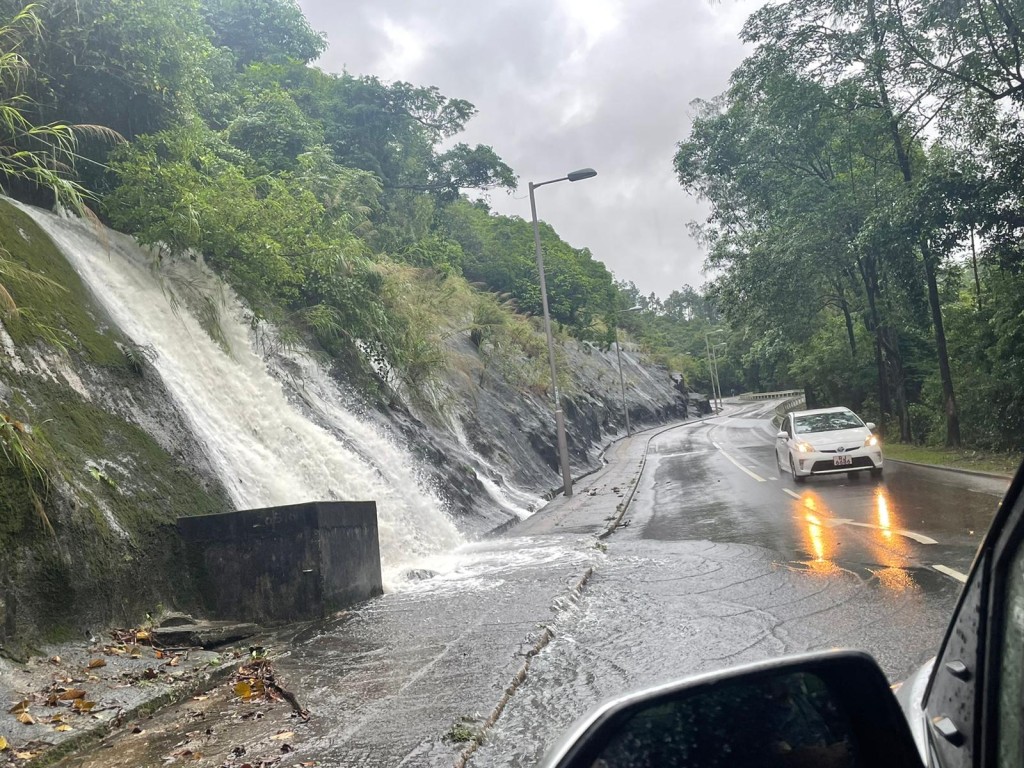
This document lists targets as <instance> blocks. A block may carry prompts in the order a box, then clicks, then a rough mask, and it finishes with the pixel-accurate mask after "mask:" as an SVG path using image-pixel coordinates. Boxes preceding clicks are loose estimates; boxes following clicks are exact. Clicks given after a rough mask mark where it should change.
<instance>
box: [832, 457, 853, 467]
mask: <svg viewBox="0 0 1024 768" xmlns="http://www.w3.org/2000/svg"><path fill="white" fill-rule="evenodd" d="M851 464H853V457H852V456H834V457H833V458H832V465H833V466H836V467H848V466H850V465H851Z"/></svg>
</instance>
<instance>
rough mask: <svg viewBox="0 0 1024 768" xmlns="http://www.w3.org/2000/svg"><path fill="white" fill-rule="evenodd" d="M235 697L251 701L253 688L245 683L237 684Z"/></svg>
mask: <svg viewBox="0 0 1024 768" xmlns="http://www.w3.org/2000/svg"><path fill="white" fill-rule="evenodd" d="M235 696H237V697H238V698H240V699H251V698H252V686H251V685H249V684H248V683H247V682H245V681H242V682H240V683H235Z"/></svg>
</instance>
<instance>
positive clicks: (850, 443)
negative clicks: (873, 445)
mask: <svg viewBox="0 0 1024 768" xmlns="http://www.w3.org/2000/svg"><path fill="white" fill-rule="evenodd" d="M870 434H871V430H869V429H868V428H867V427H854V428H853V429H838V430H835V431H833V432H808V433H806V434H802V435H797V439H798V440H806V441H807V442H808V443H810V444H811V445H813V446H814V448H815V450H818V451H835V450H838V449H839V448H842V449H843V450H844V451H852V450H854V449H855V448H862V447H863V446H864V441H865V440H867V437H868V435H870Z"/></svg>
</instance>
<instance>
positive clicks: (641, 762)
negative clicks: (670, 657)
mask: <svg viewBox="0 0 1024 768" xmlns="http://www.w3.org/2000/svg"><path fill="white" fill-rule="evenodd" d="M541 765H543V766H545V767H546V768H627V767H629V768H633V766H660V767H662V768H683V766H686V767H687V768H719V767H720V766H722V767H724V766H730V767H731V768H754V766H780V768H782V767H786V768H789V767H792V768H797V767H798V766H828V767H829V768H862V767H864V768H866V767H867V766H874V767H876V768H897V766H899V767H901V768H903V767H905V766H917V767H918V768H920V766H921V765H922V763H921V758H920V756H919V755H918V752H917V748H916V747H915V745H914V741H913V738H912V737H911V735H910V729H909V727H908V726H907V722H906V720H905V719H904V717H903V714H902V713H901V711H900V709H899V705H898V704H897V703H896V697H895V696H893V693H892V691H891V690H890V688H889V683H888V682H887V681H886V679H885V675H884V674H882V670H881V669H879V668H878V665H877V664H876V663H875V661H874V660H873V659H872V658H871V657H870V656H868V655H867V654H864V653H860V652H856V651H830V652H826V653H816V654H810V655H806V656H797V657H791V658H788V659H776V660H772V661H767V662H761V663H759V664H755V665H751V666H748V667H741V668H738V669H734V670H727V671H725V672H716V673H712V674H710V675H703V676H701V677H697V678H692V679H690V680H687V681H683V682H678V683H671V684H668V685H664V686H660V687H658V688H653V689H650V690H648V691H644V692H641V693H637V694H632V695H629V696H624V697H622V698H620V699H617V700H615V701H612V702H609V703H607V704H605V705H604V706H602V707H599V708H598V709H596V710H595V711H594V712H592V713H591V714H589V715H587V716H586V717H584V718H583V719H582V720H580V721H578V722H577V724H576V725H575V726H574V727H573V729H571V730H570V731H569V732H568V733H567V734H566V735H565V736H564V737H563V740H562V741H561V742H560V743H559V744H558V745H557V746H556V747H555V748H554V749H553V750H552V751H551V752H550V753H549V754H548V756H547V758H546V759H545V761H544V762H542V763H541Z"/></svg>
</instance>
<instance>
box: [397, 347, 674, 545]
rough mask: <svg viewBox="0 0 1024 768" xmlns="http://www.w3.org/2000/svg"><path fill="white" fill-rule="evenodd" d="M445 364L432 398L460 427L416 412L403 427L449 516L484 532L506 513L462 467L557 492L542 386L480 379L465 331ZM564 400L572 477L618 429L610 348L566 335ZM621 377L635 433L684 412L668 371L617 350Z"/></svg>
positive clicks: (551, 425) (620, 418) (549, 410)
mask: <svg viewBox="0 0 1024 768" xmlns="http://www.w3.org/2000/svg"><path fill="white" fill-rule="evenodd" d="M449 354H450V356H451V358H452V361H453V362H452V365H451V366H450V367H449V375H448V376H447V377H446V378H445V380H444V381H443V382H442V384H441V389H442V394H441V395H440V396H439V399H440V400H442V401H444V402H445V403H446V415H447V417H448V420H449V421H450V422H456V423H457V424H458V425H459V427H461V431H462V433H463V434H462V435H461V436H459V435H455V434H453V432H452V430H451V429H450V428H448V427H447V426H444V425H441V424H438V423H437V421H438V420H437V417H436V415H428V414H425V413H419V412H418V411H416V409H415V408H413V409H412V410H413V412H414V413H417V417H416V418H415V419H403V420H402V428H403V433H404V434H405V435H406V437H407V438H408V439H409V440H410V441H411V443H413V444H419V445H421V446H423V452H424V453H425V454H427V455H430V456H431V457H432V458H433V460H432V461H430V462H429V471H430V473H431V474H432V476H433V477H434V482H435V483H436V485H437V486H438V487H440V488H443V489H446V498H447V499H448V500H449V501H450V502H451V503H452V505H453V506H452V511H453V512H454V513H455V514H456V516H457V522H458V523H459V525H460V527H462V528H463V530H465V531H466V532H467V533H471V534H473V533H482V532H484V531H486V530H489V529H491V528H495V527H497V526H499V525H501V524H503V523H506V522H507V521H508V520H510V519H511V517H512V513H511V512H509V511H508V510H505V509H502V508H500V506H499V505H498V504H497V502H496V501H495V499H494V498H492V497H491V496H490V495H489V494H488V493H487V491H486V489H484V488H483V486H482V484H480V483H479V482H474V477H473V475H472V474H470V473H469V472H467V467H469V468H472V470H473V471H474V473H475V474H476V475H481V474H483V475H486V476H487V477H489V479H491V480H494V481H497V482H498V483H499V485H501V484H502V483H507V484H511V485H514V486H516V487H517V488H520V489H523V490H526V491H529V492H532V493H533V494H536V495H537V496H543V497H550V495H551V494H552V493H554V492H557V491H559V490H561V485H562V480H561V470H560V462H559V456H558V444H557V440H556V431H555V419H554V409H553V404H552V402H551V398H550V392H544V393H538V392H535V391H532V390H523V389H517V388H515V387H513V386H511V385H510V384H509V383H508V382H507V381H505V380H504V379H501V378H500V377H497V376H494V375H485V376H481V375H478V374H477V369H478V368H480V367H481V366H482V363H481V362H480V356H479V354H480V353H479V350H478V349H477V347H476V345H473V344H472V341H471V339H470V338H469V334H468V333H466V334H462V335H461V336H460V335H453V336H452V337H451V338H450V349H449ZM561 355H564V365H563V366H562V367H561V369H560V372H559V376H560V380H561V379H562V377H563V375H564V377H565V380H564V381H563V382H562V389H563V392H562V407H563V413H564V415H565V420H566V437H567V441H568V444H569V454H570V463H571V465H572V470H573V474H574V475H578V474H580V473H583V472H586V471H587V470H590V469H593V468H595V467H597V466H598V465H599V463H600V454H601V452H602V451H603V450H604V448H605V447H606V445H607V444H608V442H610V441H611V440H612V439H614V438H615V437H616V436H619V435H622V434H624V433H625V429H626V426H625V417H624V414H623V410H622V390H621V389H620V386H619V379H618V367H617V361H616V357H615V352H614V350H608V351H602V350H600V349H597V348H595V347H592V346H590V345H589V344H584V343H580V342H576V341H569V342H567V343H566V344H565V345H564V346H563V347H562V349H561V350H560V356H561ZM622 358H623V379H624V382H625V390H626V402H627V405H628V407H629V412H630V421H631V426H632V427H633V429H634V430H636V429H640V428H645V427H648V426H651V425H654V424H661V423H665V422H668V421H672V420H674V419H678V418H682V417H683V415H684V411H683V406H682V400H681V395H680V393H679V392H678V391H677V390H675V389H674V388H673V380H672V378H671V376H670V373H669V371H667V370H665V369H663V368H660V367H658V366H654V365H651V364H649V363H646V362H644V361H643V359H642V358H641V357H640V356H639V355H638V354H635V353H632V352H628V351H625V350H624V351H623V355H622Z"/></svg>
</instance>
